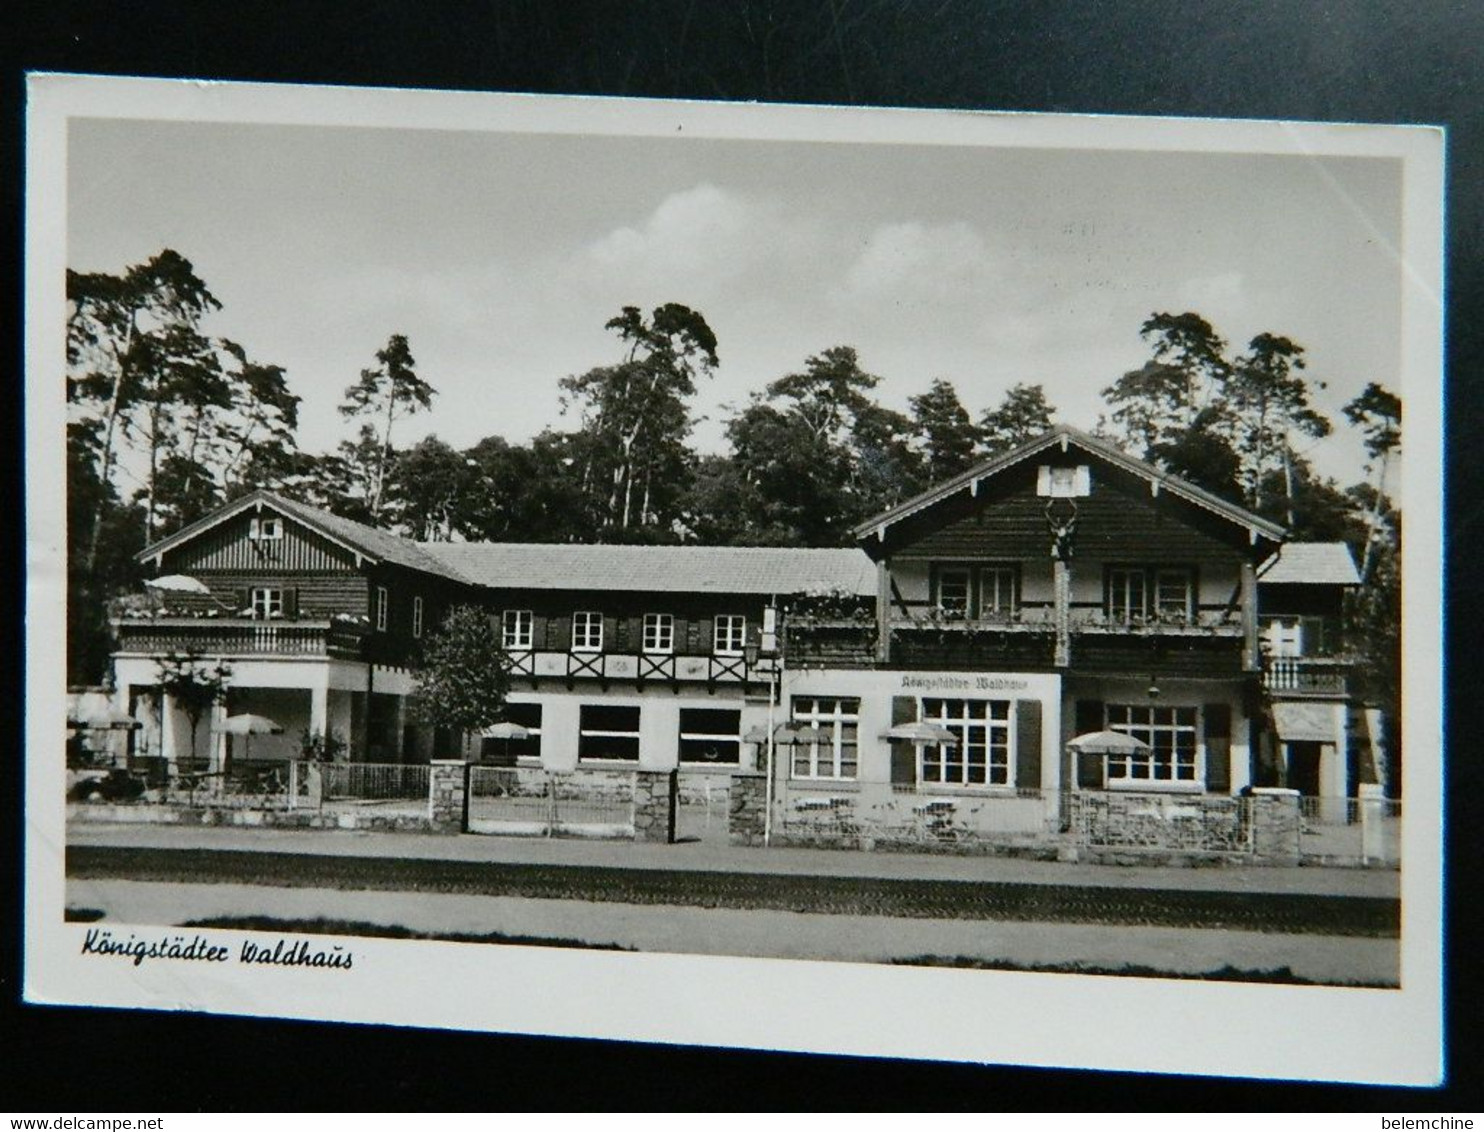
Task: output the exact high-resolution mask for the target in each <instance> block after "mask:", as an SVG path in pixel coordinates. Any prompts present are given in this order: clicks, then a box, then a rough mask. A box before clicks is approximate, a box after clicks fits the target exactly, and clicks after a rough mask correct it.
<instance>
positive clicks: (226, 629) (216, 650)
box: [114, 617, 366, 659]
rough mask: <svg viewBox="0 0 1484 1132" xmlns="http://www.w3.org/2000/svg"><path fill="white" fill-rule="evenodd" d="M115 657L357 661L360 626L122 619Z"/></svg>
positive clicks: (243, 619)
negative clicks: (329, 658) (120, 654)
mask: <svg viewBox="0 0 1484 1132" xmlns="http://www.w3.org/2000/svg"><path fill="white" fill-rule="evenodd" d="M114 633H115V634H116V635H117V637H118V642H119V651H120V652H127V653H148V654H151V655H160V654H163V653H171V652H175V653H193V654H197V655H205V656H332V657H343V658H347V659H357V658H359V657H360V655H361V641H362V639H363V638H364V637H365V635H366V628H365V626H363V625H361V624H359V623H357V622H353V621H339V620H309V619H300V620H296V621H260V620H256V619H253V618H246V617H150V618H140V619H138V620H136V619H133V618H122V619H120V620H118V621H115V622H114Z"/></svg>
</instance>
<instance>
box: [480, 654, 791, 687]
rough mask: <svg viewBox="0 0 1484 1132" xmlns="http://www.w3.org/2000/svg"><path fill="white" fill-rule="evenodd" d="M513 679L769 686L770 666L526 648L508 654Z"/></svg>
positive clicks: (713, 657) (716, 658)
mask: <svg viewBox="0 0 1484 1132" xmlns="http://www.w3.org/2000/svg"><path fill="white" fill-rule="evenodd" d="M506 656H507V659H508V662H509V665H510V667H509V672H510V675H511V676H515V677H519V678H521V679H525V680H536V681H539V680H543V679H560V680H565V681H569V682H570V681H577V680H604V681H615V680H620V681H628V682H635V683H644V682H647V681H664V682H667V683H684V682H688V681H694V682H699V683H706V684H748V683H765V682H766V681H767V680H768V672H767V671H766V670H765V666H761V665H749V664H748V663H747V658H746V657H745V656H740V655H738V656H732V655H725V654H722V655H717V654H686V653H632V652H573V651H570V650H569V651H566V652H555V651H545V650H540V649H536V650H522V651H519V652H510V653H507V654H506Z"/></svg>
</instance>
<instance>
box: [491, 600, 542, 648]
mask: <svg viewBox="0 0 1484 1132" xmlns="http://www.w3.org/2000/svg"><path fill="white" fill-rule="evenodd" d="M535 623H536V618H535V615H534V614H532V612H531V611H530V610H529V609H507V610H506V611H505V612H504V614H503V615H502V616H501V618H500V643H501V644H502V645H503V646H504V648H505V651H506V652H528V651H529V650H530V648H531V645H532V643H533V638H534V635H535Z"/></svg>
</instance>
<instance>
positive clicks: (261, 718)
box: [212, 712, 283, 759]
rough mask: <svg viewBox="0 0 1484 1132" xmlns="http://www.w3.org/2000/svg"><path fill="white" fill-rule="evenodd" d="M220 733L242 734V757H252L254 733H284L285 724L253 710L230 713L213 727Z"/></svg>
mask: <svg viewBox="0 0 1484 1132" xmlns="http://www.w3.org/2000/svg"><path fill="white" fill-rule="evenodd" d="M212 730H213V731H215V732H216V733H217V734H218V735H241V736H242V737H243V742H242V757H243V758H244V759H246V758H251V757H252V737H253V736H254V735H282V734H283V724H281V723H278V722H277V721H276V720H272V719H269V718H268V717H267V716H266V715H253V714H252V713H251V712H243V713H242V714H241V715H229V716H227V718H226V719H224V720H222V721H221V722H220V723H218V724H216V725H215V726H214V727H212Z"/></svg>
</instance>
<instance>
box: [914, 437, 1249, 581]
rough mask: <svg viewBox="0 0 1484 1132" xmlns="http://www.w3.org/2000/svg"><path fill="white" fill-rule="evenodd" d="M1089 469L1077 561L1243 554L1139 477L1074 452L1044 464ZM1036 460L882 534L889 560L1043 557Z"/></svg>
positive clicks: (1243, 547) (1235, 539)
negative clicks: (1089, 488)
mask: <svg viewBox="0 0 1484 1132" xmlns="http://www.w3.org/2000/svg"><path fill="white" fill-rule="evenodd" d="M1058 461H1061V462H1065V463H1071V464H1077V463H1090V464H1091V466H1092V491H1091V493H1090V494H1089V495H1088V496H1086V497H1084V498H1081V499H1078V500H1077V529H1076V533H1075V534H1074V535H1073V539H1072V545H1073V548H1074V553H1075V554H1076V556H1077V557H1078V558H1096V559H1101V560H1120V561H1122V560H1126V561H1131V562H1135V561H1145V562H1159V561H1176V560H1178V561H1180V562H1187V563H1201V562H1237V561H1241V560H1242V559H1243V558H1245V557H1247V556H1248V555H1249V554H1250V553H1251V552H1250V549H1249V544H1248V536H1247V531H1246V530H1245V529H1244V528H1242V527H1239V526H1237V525H1236V524H1234V523H1231V522H1229V521H1227V520H1225V519H1221V518H1219V517H1217V516H1216V515H1214V514H1212V513H1211V512H1209V511H1207V510H1205V509H1204V508H1201V507H1198V506H1196V505H1195V504H1193V503H1189V502H1187V501H1185V500H1183V499H1180V498H1179V497H1178V496H1175V495H1173V494H1172V493H1170V492H1168V491H1161V492H1160V493H1159V495H1158V496H1152V495H1151V494H1150V490H1149V484H1148V482H1147V481H1145V480H1144V479H1142V478H1140V477H1138V476H1134V475H1131V474H1129V473H1128V472H1125V471H1123V470H1122V469H1120V468H1116V467H1114V466H1113V465H1111V464H1102V463H1097V462H1095V461H1092V460H1091V459H1090V458H1089V457H1087V456H1086V455H1083V454H1079V453H1077V452H1076V450H1075V449H1074V450H1073V451H1072V453H1071V454H1070V455H1069V456H1067V457H1062V456H1061V455H1060V454H1059V453H1058V454H1056V455H1055V457H1053V456H1052V455H1051V454H1047V455H1046V457H1045V459H1044V462H1048V463H1055V462H1058ZM1041 462H1043V460H1041V459H1032V460H1030V461H1028V462H1027V463H1026V464H1024V465H1022V466H1020V467H1017V468H1011V469H1008V470H1007V471H1005V472H1003V473H1001V474H1000V475H999V476H996V477H994V478H993V479H990V480H986V481H984V482H983V483H982V484H981V485H980V490H979V496H978V497H977V498H974V497H972V496H971V495H970V494H969V492H968V491H963V492H961V493H959V494H958V495H957V496H955V497H953V498H952V499H949V500H945V501H943V502H942V503H941V504H939V505H938V506H937V507H934V508H931V509H930V510H928V511H926V512H923V513H922V514H920V515H917V516H913V517H912V518H911V519H908V520H905V521H903V522H902V523H901V524H899V525H898V527H897V528H895V529H894V530H893V532H892V534H891V536H890V544H889V546H888V551H889V553H890V554H892V555H893V556H900V555H910V556H912V557H925V558H933V559H943V560H998V561H1003V560H1017V559H1032V558H1037V559H1044V558H1045V557H1046V556H1047V555H1048V554H1049V553H1050V549H1051V536H1050V534H1049V532H1048V530H1047V523H1046V502H1047V501H1046V500H1045V499H1044V498H1042V497H1041V496H1038V495H1037V494H1036V468H1037V465H1038V464H1039V463H1041Z"/></svg>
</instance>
